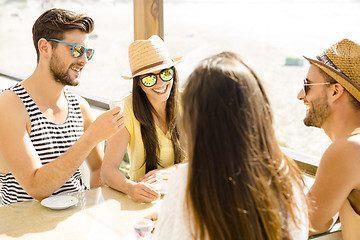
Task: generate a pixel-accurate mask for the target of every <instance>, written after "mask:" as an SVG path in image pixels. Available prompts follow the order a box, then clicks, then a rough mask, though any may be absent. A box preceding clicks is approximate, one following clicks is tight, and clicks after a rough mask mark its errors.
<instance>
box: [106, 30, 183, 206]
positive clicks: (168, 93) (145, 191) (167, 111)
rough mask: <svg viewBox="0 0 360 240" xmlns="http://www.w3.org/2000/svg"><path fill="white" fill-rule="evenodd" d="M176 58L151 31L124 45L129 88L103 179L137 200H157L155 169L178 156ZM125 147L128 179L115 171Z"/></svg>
mask: <svg viewBox="0 0 360 240" xmlns="http://www.w3.org/2000/svg"><path fill="white" fill-rule="evenodd" d="M180 59H181V58H177V59H171V58H170V54H169V52H168V50H167V48H166V46H165V44H164V42H163V41H162V39H161V38H160V37H158V36H156V35H154V36H151V37H150V38H149V39H147V40H137V41H134V42H133V43H132V44H130V46H129V62H130V68H131V72H132V75H131V76H123V78H125V79H133V89H132V94H130V95H129V96H127V97H126V98H125V100H124V101H125V106H124V114H125V119H126V120H125V126H126V127H125V128H124V129H123V130H121V131H120V132H119V133H118V134H116V135H114V136H113V137H111V138H110V139H108V142H107V146H106V150H105V156H104V161H103V164H102V179H103V181H104V183H106V184H107V185H108V186H110V187H112V188H114V189H117V190H119V191H121V192H124V193H126V194H128V195H130V196H131V197H132V198H133V199H134V200H135V201H137V202H145V203H146V202H151V201H153V200H155V199H157V198H159V197H160V193H159V191H158V189H156V187H154V185H153V184H151V183H154V182H155V180H156V179H155V176H156V172H157V171H158V169H163V168H171V167H173V166H174V164H177V163H180V162H182V159H183V154H182V151H181V148H180V139H179V133H178V127H177V115H178V108H179V107H178V83H179V80H178V75H177V71H176V69H175V67H174V65H175V64H176V63H178V62H179V61H180ZM126 149H127V150H128V153H129V159H130V170H129V177H130V179H127V178H126V177H125V176H124V175H123V174H122V173H121V172H120V171H119V167H120V164H121V161H122V159H123V157H124V154H125V152H126Z"/></svg>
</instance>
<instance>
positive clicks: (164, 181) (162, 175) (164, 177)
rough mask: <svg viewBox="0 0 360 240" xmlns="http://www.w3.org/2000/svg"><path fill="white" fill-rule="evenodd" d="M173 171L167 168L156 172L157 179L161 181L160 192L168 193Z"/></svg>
mask: <svg viewBox="0 0 360 240" xmlns="http://www.w3.org/2000/svg"><path fill="white" fill-rule="evenodd" d="M171 175H172V172H170V171H167V170H160V171H158V172H157V173H156V179H157V180H159V182H160V189H159V192H160V193H161V194H165V193H167V190H168V180H169V178H170V177H171Z"/></svg>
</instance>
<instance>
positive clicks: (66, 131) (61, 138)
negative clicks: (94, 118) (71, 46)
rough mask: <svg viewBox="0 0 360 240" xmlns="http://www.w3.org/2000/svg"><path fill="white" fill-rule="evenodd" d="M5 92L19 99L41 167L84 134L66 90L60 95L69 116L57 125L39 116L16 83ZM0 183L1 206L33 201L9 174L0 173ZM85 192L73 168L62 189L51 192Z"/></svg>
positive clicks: (76, 104)
mask: <svg viewBox="0 0 360 240" xmlns="http://www.w3.org/2000/svg"><path fill="white" fill-rule="evenodd" d="M9 90H12V91H13V92H14V93H16V94H17V95H18V96H19V98H20V99H21V101H22V102H23V103H24V105H25V108H26V110H27V112H28V114H29V116H30V121H31V134H30V139H31V142H32V144H33V146H34V148H35V150H36V152H37V154H38V155H39V157H40V160H41V163H42V164H43V165H45V164H47V163H49V162H51V161H53V160H54V159H56V158H57V157H59V156H61V155H62V154H63V153H64V152H65V151H66V150H68V149H69V148H70V147H71V146H72V145H73V144H74V143H75V142H76V141H77V140H78V139H79V138H80V136H81V135H82V134H83V133H84V128H83V120H82V115H81V109H80V105H79V102H78V100H77V98H76V97H75V96H74V95H73V94H72V93H71V92H70V91H69V90H68V89H66V88H64V93H65V96H66V99H67V101H68V106H69V113H68V117H67V119H66V121H65V122H64V123H61V124H55V123H53V122H51V121H49V120H48V119H47V118H46V117H45V116H44V115H43V114H42V113H41V111H40V109H39V108H38V107H37V106H36V104H35V102H34V101H33V100H32V99H31V97H30V96H29V94H28V93H27V92H26V90H25V89H24V88H23V86H22V85H21V84H20V83H18V84H16V85H15V86H13V87H11V88H9ZM0 182H1V190H0V196H1V203H2V205H7V204H11V203H16V202H23V201H29V200H31V199H33V198H32V197H30V196H29V195H28V194H27V193H26V192H25V191H24V190H23V188H22V187H21V186H20V185H19V183H18V181H17V180H16V179H15V178H14V176H13V175H12V174H11V173H7V174H1V173H0ZM85 189H86V186H85V185H84V184H83V181H82V179H81V173H80V170H79V169H77V170H76V172H75V173H74V175H73V176H72V177H71V178H70V179H69V180H68V181H67V182H66V183H65V184H64V185H63V186H62V187H60V188H59V189H58V190H57V191H55V192H54V193H53V195H57V194H60V193H71V192H77V191H82V190H85Z"/></svg>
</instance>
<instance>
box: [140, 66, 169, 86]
mask: <svg viewBox="0 0 360 240" xmlns="http://www.w3.org/2000/svg"><path fill="white" fill-rule="evenodd" d="M157 76H159V77H160V79H161V80H163V81H164V82H167V81H170V80H171V79H173V77H174V69H173V68H167V69H163V70H161V72H159V73H158V74H154V73H149V74H147V75H145V76H140V81H141V83H142V84H143V85H144V86H145V87H152V86H154V85H155V84H156V82H157Z"/></svg>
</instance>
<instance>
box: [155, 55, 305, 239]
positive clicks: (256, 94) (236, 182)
mask: <svg viewBox="0 0 360 240" xmlns="http://www.w3.org/2000/svg"><path fill="white" fill-rule="evenodd" d="M182 106H183V119H182V123H183V129H184V131H185V136H186V140H187V141H186V146H187V153H188V156H187V157H188V160H189V164H188V166H187V165H184V166H182V167H180V168H179V169H178V170H177V172H176V173H175V174H174V176H173V177H172V179H171V180H170V182H169V186H168V187H169V192H168V194H167V195H166V196H165V199H164V202H163V204H162V207H161V210H160V215H159V222H158V224H157V227H156V230H155V239H182V240H184V239H210V240H229V239H246V240H251V239H254V240H255V239H256V240H261V239H264V240H265V239H274V240H279V239H307V237H308V227H307V204H306V201H305V197H304V193H303V189H302V187H303V185H302V184H303V182H302V177H301V173H300V172H299V170H298V169H297V168H296V166H295V164H294V162H293V161H292V160H291V159H289V158H288V157H286V156H285V155H284V154H283V153H282V152H281V150H280V149H279V146H278V143H277V140H276V137H275V133H274V130H273V126H272V114H271V108H270V103H269V100H268V98H267V96H266V93H265V91H264V88H263V86H262V84H261V82H260V80H259V78H258V77H257V76H256V74H255V73H254V71H253V70H252V69H251V68H249V67H248V66H247V65H246V64H245V63H244V62H243V61H242V60H241V58H240V57H239V56H238V55H236V54H234V53H230V52H223V53H220V54H218V55H214V56H212V57H209V58H207V59H205V60H203V61H202V62H201V63H200V64H199V65H198V67H197V68H196V69H195V70H194V71H193V73H192V74H191V75H190V77H189V79H188V83H187V85H186V88H185V90H184V93H183V95H182ZM186 179H187V181H186Z"/></svg>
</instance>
